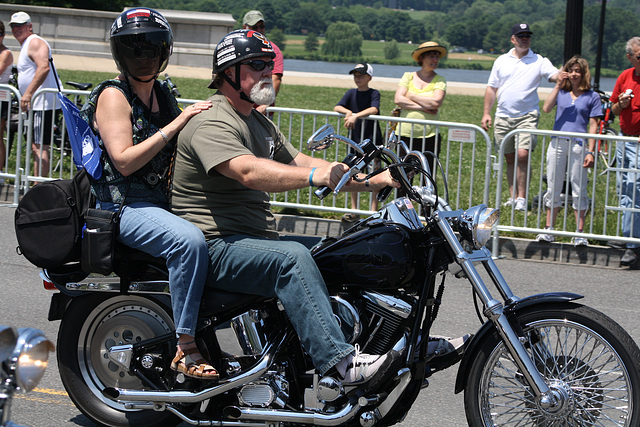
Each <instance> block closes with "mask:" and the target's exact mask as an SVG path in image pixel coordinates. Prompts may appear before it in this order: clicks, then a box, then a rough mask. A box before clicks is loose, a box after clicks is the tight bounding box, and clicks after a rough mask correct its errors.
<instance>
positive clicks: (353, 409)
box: [223, 368, 411, 426]
mask: <svg viewBox="0 0 640 427" xmlns="http://www.w3.org/2000/svg"><path fill="white" fill-rule="evenodd" d="M410 381H411V371H410V370H409V369H408V368H403V369H401V370H400V371H398V375H397V376H396V377H395V378H394V380H393V382H395V384H396V385H395V386H394V388H393V389H392V390H391V392H390V393H389V395H388V397H387V398H386V399H385V400H384V401H383V402H382V403H381V404H380V405H378V408H377V411H376V412H377V414H376V416H377V418H378V419H382V418H384V416H385V415H387V414H388V413H389V412H390V411H391V409H392V408H393V406H394V405H395V404H396V402H397V401H398V399H400V396H402V393H403V392H404V391H405V390H406V388H407V386H408V385H409V382H410ZM367 405H368V401H367V399H365V398H362V397H361V398H360V399H358V401H357V402H354V403H351V402H350V403H348V404H347V405H346V406H345V407H344V408H343V409H342V410H341V411H339V412H336V413H333V414H319V413H316V412H295V411H283V410H277V409H262V408H239V407H237V406H228V407H226V408H224V410H223V413H224V415H225V416H227V417H229V418H231V419H234V420H241V421H254V422H255V421H262V422H282V423H299V424H311V425H316V426H337V425H342V424H344V423H346V422H348V421H350V420H351V419H353V418H354V417H355V416H356V415H357V413H358V411H359V410H360V409H361V408H363V407H364V406H367Z"/></svg>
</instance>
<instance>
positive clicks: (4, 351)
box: [0, 325, 18, 364]
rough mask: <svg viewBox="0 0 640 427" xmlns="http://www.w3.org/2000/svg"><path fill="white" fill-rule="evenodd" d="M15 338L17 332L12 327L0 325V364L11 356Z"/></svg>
mask: <svg viewBox="0 0 640 427" xmlns="http://www.w3.org/2000/svg"><path fill="white" fill-rule="evenodd" d="M17 340H18V333H17V332H16V330H15V329H14V328H12V327H10V326H4V325H0V364H2V363H3V362H5V361H7V360H8V359H9V358H10V357H11V355H12V354H13V349H14V348H16V341H17Z"/></svg>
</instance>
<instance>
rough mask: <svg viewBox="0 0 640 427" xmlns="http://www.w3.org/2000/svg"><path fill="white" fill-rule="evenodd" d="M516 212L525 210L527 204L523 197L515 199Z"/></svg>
mask: <svg viewBox="0 0 640 427" xmlns="http://www.w3.org/2000/svg"><path fill="white" fill-rule="evenodd" d="M515 209H516V210H517V211H522V212H524V211H526V210H527V202H526V201H525V200H524V197H518V198H517V199H516V208H515Z"/></svg>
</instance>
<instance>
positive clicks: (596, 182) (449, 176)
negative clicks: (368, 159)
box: [0, 85, 640, 255]
mask: <svg viewBox="0 0 640 427" xmlns="http://www.w3.org/2000/svg"><path fill="white" fill-rule="evenodd" d="M5 88H6V89H8V90H9V91H12V94H13V96H16V97H17V99H18V100H19V93H18V92H17V91H16V90H15V88H13V87H11V86H7V85H0V90H2V89H5ZM44 92H57V91H56V90H55V89H43V90H40V91H38V92H36V94H35V95H34V97H35V96H41V94H42V93H44ZM63 93H64V94H65V95H67V96H73V97H74V98H72V99H73V100H74V102H76V103H78V102H80V103H82V102H85V101H86V97H87V96H88V95H89V93H90V92H89V91H78V90H67V89H65V90H63ZM0 96H2V95H1V94H0ZM178 102H179V103H180V104H181V105H183V106H185V105H189V104H192V103H195V102H197V100H192V99H178ZM268 111H269V112H270V113H273V120H274V122H275V123H276V125H278V127H279V129H280V130H281V132H282V133H283V134H284V136H285V137H286V138H287V139H288V140H289V141H290V142H291V143H292V144H293V145H294V146H295V147H296V148H297V149H299V150H300V151H301V152H304V153H306V154H309V155H311V156H321V157H322V158H324V159H326V160H328V161H342V160H343V159H344V157H345V156H346V154H347V147H346V144H338V145H336V146H333V147H331V148H330V149H328V150H325V151H322V152H318V153H310V152H309V151H308V150H307V148H306V142H307V140H308V138H309V136H311V135H312V134H313V132H315V130H317V129H318V128H319V127H321V126H322V125H324V124H325V123H330V124H332V125H333V126H334V128H335V130H336V132H337V133H339V134H343V135H348V134H349V130H348V129H345V127H344V126H343V117H344V116H343V115H342V114H339V113H336V112H332V111H319V110H303V109H293V108H281V107H269V109H268ZM365 120H369V121H374V122H377V123H378V124H379V125H380V128H381V131H382V135H383V139H386V136H387V135H388V133H389V132H390V129H391V127H393V125H395V124H397V123H406V124H408V125H410V126H412V128H413V126H414V125H425V124H427V125H431V126H433V127H435V129H436V132H438V133H441V136H442V139H441V147H440V150H439V151H440V155H439V163H440V165H439V166H438V168H437V169H435V170H434V178H435V179H436V183H437V188H438V190H439V191H440V192H444V188H445V186H444V180H445V179H446V181H447V182H448V185H449V194H448V196H449V201H450V205H451V207H452V208H453V209H466V208H468V207H469V206H473V205H476V204H479V203H485V204H487V205H492V203H491V201H492V200H494V201H495V207H501V205H502V202H503V201H505V200H506V199H507V198H508V197H509V194H508V190H507V189H504V190H503V178H504V177H503V175H504V168H505V161H504V148H505V144H507V143H508V142H509V140H511V139H514V138H517V136H518V135H521V134H530V135H535V136H536V137H538V144H537V148H536V150H534V152H533V154H532V155H531V156H530V157H529V160H528V163H527V170H528V172H527V176H528V177H529V178H528V181H527V185H526V188H527V197H526V200H527V203H528V206H531V208H529V207H527V211H526V212H525V214H523V213H521V212H517V211H515V209H514V208H513V207H511V209H510V210H507V209H504V207H503V209H502V211H503V213H502V215H501V220H500V224H499V225H498V227H497V229H496V230H495V232H494V239H495V240H494V241H497V237H498V236H499V233H500V232H510V233H523V234H528V235H530V237H534V236H535V234H537V233H543V232H546V233H549V234H553V235H555V236H560V237H567V238H568V237H575V236H577V235H578V234H577V233H576V231H575V221H574V220H573V219H572V218H573V216H572V215H570V214H569V213H568V209H564V213H563V215H562V217H560V216H558V220H557V222H556V224H555V228H554V230H553V231H545V230H544V223H545V219H546V218H545V214H546V212H545V207H544V206H543V202H542V198H543V194H544V192H545V191H546V185H545V184H544V179H543V178H544V175H545V172H546V151H547V148H548V144H549V142H550V141H551V138H552V137H554V136H555V137H563V138H584V139H587V138H595V139H596V140H597V139H600V140H607V141H616V142H618V141H623V142H624V141H628V142H636V143H637V138H632V137H621V136H611V135H591V134H582V133H571V132H557V131H545V130H535V131H534V130H530V129H516V130H514V131H512V132H510V133H509V134H508V135H507V136H506V137H505V139H504V141H503V143H502V145H501V147H500V152H499V155H498V156H497V157H496V156H494V155H492V142H491V138H490V137H489V135H488V134H487V133H486V132H485V131H484V130H483V129H482V128H480V127H479V126H476V125H473V124H467V123H457V122H443V121H436V120H429V121H425V120H411V119H403V118H399V117H391V116H369V117H368V118H367V119H365ZM54 125H55V126H57V127H58V129H57V130H56V129H52V130H53V132H52V136H51V140H50V144H49V145H50V150H51V151H50V155H51V159H52V161H51V166H50V173H49V176H47V177H38V176H35V175H31V174H28V173H26V174H25V171H27V172H28V171H30V166H29V165H30V163H31V141H32V138H33V135H32V134H33V132H32V129H33V127H34V126H33V114H32V113H30V114H29V115H28V118H26V119H25V118H24V115H19V118H18V119H17V126H16V129H17V130H16V131H10V132H7V133H6V135H5V142H8V141H9V140H10V138H13V137H14V136H16V138H15V139H16V143H15V144H14V146H15V147H16V149H15V150H14V149H12V150H11V151H12V153H9V150H7V152H8V154H7V160H8V161H9V166H10V168H5V171H4V172H2V173H0V177H4V178H5V179H14V180H15V182H16V183H18V185H16V193H15V198H14V203H17V201H18V196H19V187H20V186H22V188H28V187H29V185H30V184H31V183H32V182H34V181H43V180H48V179H55V178H68V177H70V176H72V175H73V173H74V172H75V169H74V168H73V164H72V162H71V157H72V155H71V153H70V150H69V147H68V139H67V138H66V127H65V126H66V125H65V123H64V120H63V119H62V118H61V117H60V119H59V120H57V121H56V122H55V123H54ZM445 129H446V132H445V131H444V130H445ZM23 130H25V132H23ZM416 134H417V135H416ZM416 134H413V135H412V136H413V138H414V139H417V140H419V141H420V140H422V139H423V137H424V136H425V135H424V134H420V133H419V132H416ZM54 138H59V139H58V140H55V139H54ZM374 142H375V143H376V144H377V145H380V144H383V143H384V141H374ZM613 145H614V144H609V153H608V154H607V156H608V158H609V159H613V158H614V155H615V153H614V152H613V151H614V150H613ZM7 148H9V146H7ZM13 151H15V157H14V154H13ZM13 159H15V160H13ZM595 161H596V164H595V166H594V168H593V171H592V172H590V173H589V176H590V179H589V186H588V195H589V196H588V198H589V210H588V212H587V219H586V226H585V230H584V233H582V234H580V236H581V237H585V238H588V239H593V240H612V239H615V240H620V241H624V242H632V243H640V239H636V238H623V237H619V235H620V231H619V230H620V225H621V217H622V213H623V212H632V213H638V214H640V209H634V208H624V207H621V206H620V204H619V201H618V199H619V190H618V189H617V186H616V178H617V177H618V176H617V175H619V174H620V173H640V171H639V170H637V169H623V168H621V167H620V165H616V167H607V166H606V165H604V162H602V161H601V159H600V158H599V157H598V156H597V157H596V160H595ZM14 162H15V163H14ZM14 165H15V166H14ZM440 166H441V167H440ZM638 186H639V192H640V184H638ZM313 190H314V189H313V188H304V189H300V190H295V191H288V192H282V193H274V194H272V195H271V204H272V205H273V206H276V207H281V208H293V209H299V210H302V211H326V212H335V213H340V214H342V213H355V214H364V215H367V214H371V213H373V210H371V204H372V201H373V200H372V195H371V194H370V193H361V194H360V197H359V199H358V200H359V205H358V209H351V208H350V203H349V198H348V196H346V195H345V194H346V193H341V194H338V195H337V196H333V195H331V196H329V197H327V198H325V199H324V200H322V201H321V200H319V199H318V198H317V197H315V195H314V194H313ZM393 196H394V195H393V194H392V195H391V196H390V197H393ZM441 196H444V194H441ZM568 199H569V197H566V198H565V200H568ZM564 206H566V203H565V205H563V207H564ZM493 247H494V254H496V255H497V251H498V246H497V245H494V246H493Z"/></svg>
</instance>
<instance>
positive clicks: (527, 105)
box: [482, 23, 558, 211]
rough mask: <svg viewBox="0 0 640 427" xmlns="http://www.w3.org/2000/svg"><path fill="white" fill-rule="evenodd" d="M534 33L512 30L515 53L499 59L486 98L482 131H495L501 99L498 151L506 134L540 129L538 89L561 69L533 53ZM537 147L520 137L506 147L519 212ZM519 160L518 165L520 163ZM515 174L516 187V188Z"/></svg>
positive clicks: (532, 140) (496, 135)
mask: <svg viewBox="0 0 640 427" xmlns="http://www.w3.org/2000/svg"><path fill="white" fill-rule="evenodd" d="M532 35H533V33H532V32H531V29H530V28H529V25H527V24H524V23H522V24H516V25H514V26H513V28H512V29H511V43H513V49H511V50H510V51H509V52H507V53H505V54H504V55H501V56H500V57H498V59H496V60H495V62H494V63H493V67H492V69H491V75H490V76H489V82H488V83H487V89H486V91H485V94H484V113H483V115H482V128H483V129H485V130H489V128H490V127H491V109H492V108H493V104H494V103H495V100H496V97H497V98H498V106H497V108H496V117H495V126H494V147H495V149H496V151H499V150H500V144H501V143H502V140H503V138H504V137H505V135H506V134H508V133H509V132H511V131H512V130H514V129H523V128H524V129H537V128H538V119H539V117H540V109H539V106H538V104H539V102H540V100H539V98H538V86H539V85H540V82H541V81H542V78H543V77H544V78H546V79H548V80H549V81H551V82H555V81H556V80H557V78H558V69H557V68H556V67H554V66H553V64H551V61H549V59H547V58H544V57H542V56H541V55H538V54H536V53H534V52H533V51H532V50H531V49H530V47H529V46H530V45H531V36H532ZM535 147H536V138H535V136H532V135H527V134H519V135H516V137H515V138H513V139H512V140H511V142H510V143H509V144H508V145H507V146H506V147H505V151H504V156H505V160H506V162H507V179H508V181H509V194H510V195H511V197H510V198H509V200H508V201H507V203H506V205H512V204H513V203H515V209H516V210H518V211H525V210H526V208H527V202H526V199H525V196H526V189H527V163H528V160H529V153H530V152H531V151H533V150H534V149H535ZM516 156H517V163H516ZM514 172H515V177H516V183H515V188H514V185H513V176H514Z"/></svg>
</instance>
